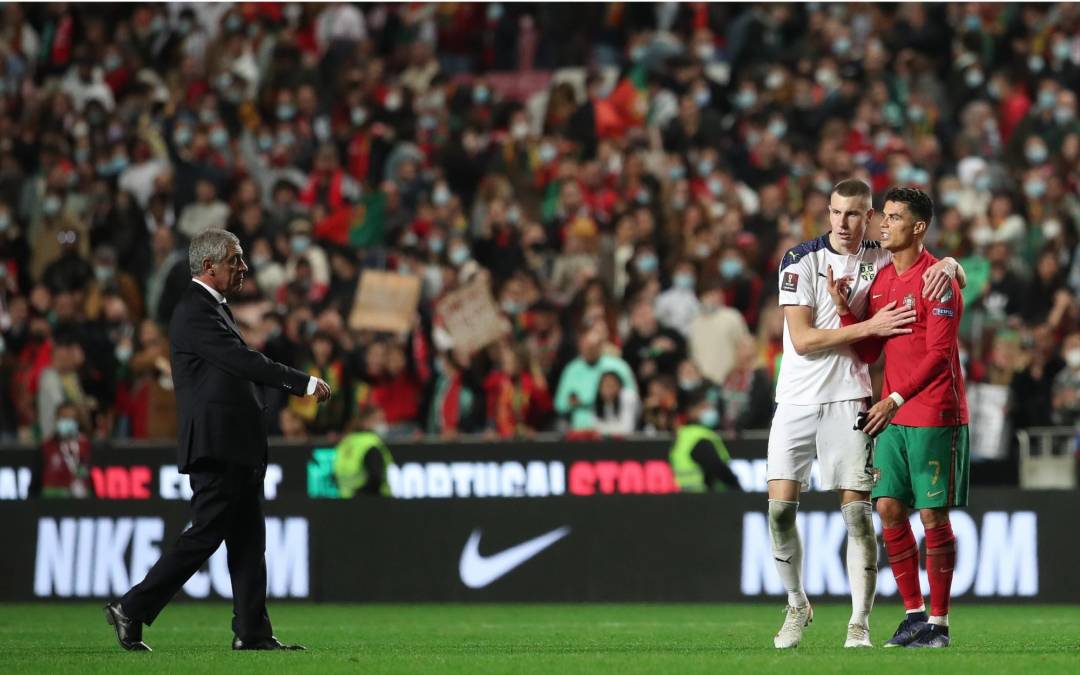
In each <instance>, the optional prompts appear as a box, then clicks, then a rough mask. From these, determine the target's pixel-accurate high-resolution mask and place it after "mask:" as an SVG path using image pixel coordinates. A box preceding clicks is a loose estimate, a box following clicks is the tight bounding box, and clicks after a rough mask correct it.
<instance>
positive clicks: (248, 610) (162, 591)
mask: <svg viewBox="0 0 1080 675" xmlns="http://www.w3.org/2000/svg"><path fill="white" fill-rule="evenodd" d="M195 469H197V470H195ZM195 469H193V470H192V472H191V489H192V492H193V495H192V497H191V505H192V509H193V510H194V512H195V516H194V518H193V520H192V522H191V526H190V527H188V529H186V530H184V532H183V533H182V534H181V535H180V537H179V538H178V539H177V540H176V544H174V545H173V548H172V549H171V550H170V551H169V552H168V553H166V554H165V555H163V556H162V557H161V558H160V559H158V561H157V563H155V564H154V566H153V567H152V568H151V569H150V571H149V572H147V574H146V578H145V579H143V580H142V582H140V583H139V584H137V585H136V586H135V587H133V588H132V589H131V590H130V591H128V592H127V594H126V595H124V597H123V598H121V599H120V606H121V608H122V609H123V611H124V613H125V614H127V615H128V616H130V617H131V618H133V619H136V620H138V621H140V622H142V623H144V624H146V625H150V624H152V623H153V622H154V619H156V618H157V615H158V614H159V613H160V612H161V610H162V609H164V608H165V605H167V604H168V603H169V601H170V600H172V598H173V596H175V595H176V593H177V592H179V590H180V589H181V588H182V587H183V585H184V584H185V583H187V580H188V579H190V578H191V575H193V574H194V573H195V572H197V571H199V568H200V567H202V566H203V564H204V563H206V561H207V560H208V559H209V558H210V556H211V555H213V554H214V551H216V550H217V549H218V547H219V546H220V545H221V542H222V541H224V542H225V547H226V551H227V554H228V563H229V577H230V578H231V579H232V591H233V622H232V628H233V633H234V634H235V635H236V636H238V637H240V638H241V639H244V640H254V639H258V638H263V637H270V635H272V633H273V631H272V630H271V626H270V616H269V615H268V614H267V612H266V522H265V521H264V520H263V512H262V490H263V476H264V475H265V473H266V470H265V467H263V468H253V467H249V466H240V465H220V464H209V463H207V462H205V461H203V462H200V463H199V465H198V466H197V467H195Z"/></svg>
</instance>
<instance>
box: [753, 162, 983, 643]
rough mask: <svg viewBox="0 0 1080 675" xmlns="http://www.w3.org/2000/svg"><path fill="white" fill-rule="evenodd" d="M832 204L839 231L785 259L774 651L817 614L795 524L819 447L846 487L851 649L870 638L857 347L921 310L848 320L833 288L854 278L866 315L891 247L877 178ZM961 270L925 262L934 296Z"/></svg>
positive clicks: (838, 192)
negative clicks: (879, 210)
mask: <svg viewBox="0 0 1080 675" xmlns="http://www.w3.org/2000/svg"><path fill="white" fill-rule="evenodd" d="M828 212H829V224H830V226H831V231H830V232H829V233H827V234H825V235H823V236H821V237H819V238H817V239H813V240H811V241H807V242H803V243H802V244H799V245H798V246H796V247H795V248H793V249H791V250H790V251H788V252H787V254H786V255H785V256H784V259H783V261H781V263H780V278H779V283H780V305H781V306H782V307H783V311H784V357H783V359H782V360H781V363H780V376H779V381H778V383H777V387H776V404H777V405H776V412H775V413H774V415H773V421H772V428H771V430H770V432H769V450H768V473H767V478H768V484H769V531H770V534H771V535H772V543H773V558H774V560H775V561H776V569H777V571H778V572H779V573H780V579H781V580H782V581H783V583H784V588H785V589H786V590H787V594H788V607H787V614H786V617H785V619H784V623H783V625H782V626H781V628H780V631H779V632H778V633H777V634H776V636H775V637H774V638H773V645H774V646H775V647H776V648H777V649H787V648H791V647H797V646H798V644H799V641H800V640H801V639H802V632H803V628H805V627H806V626H807V625H808V624H809V623H810V621H811V620H812V619H813V609H812V608H811V606H810V602H809V600H808V599H807V597H806V593H805V591H804V590H803V585H802V542H801V541H800V539H799V532H798V530H797V529H796V526H795V522H796V513H797V512H798V508H799V493H800V490H805V489H809V487H810V468H811V465H812V464H813V461H814V457H815V455H816V456H817V459H818V464H819V467H820V471H821V487H822V489H825V490H832V491H836V492H838V493H839V495H840V510H841V512H842V513H843V516H844V522H845V524H846V525H847V532H848V534H847V572H848V580H849V582H850V584H851V605H852V613H851V619H850V621H849V622H848V630H847V639H846V640H845V642H844V646H845V647H870V646H872V645H871V643H870V624H869V618H870V610H871V608H872V607H873V604H874V593H875V591H876V586H877V537H876V536H875V534H874V524H873V520H872V509H871V506H870V491H871V489H872V488H873V485H874V480H873V471H872V469H873V458H872V443H871V440H870V438H869V437H868V436H867V435H866V434H864V433H863V432H862V431H861V430H860V429H858V428H857V426H856V425H857V424H858V417H859V413H860V412H862V411H865V410H866V400H867V397H869V396H870V395H871V389H870V371H869V368H868V367H867V366H866V364H864V363H862V361H861V360H860V359H859V358H858V357H857V356H856V355H855V354H854V352H853V351H852V349H851V347H850V346H849V345H850V344H851V343H853V342H857V341H859V340H861V339H863V338H865V337H869V336H880V337H889V336H892V335H900V334H904V333H909V332H911V331H910V329H909V328H906V327H905V326H906V325H907V324H908V323H911V322H912V321H914V319H915V312H914V311H912V310H911V309H909V308H907V307H895V306H894V305H895V303H893V304H892V305H888V306H886V307H885V308H884V309H883V310H882V311H880V312H878V313H877V314H875V315H874V316H873V318H872V319H870V320H868V321H864V322H862V323H859V324H856V325H854V326H850V327H843V328H842V327H841V326H840V317H839V315H838V314H837V312H836V308H835V306H834V305H833V302H832V298H831V297H830V295H829V289H828V286H829V285H830V284H833V283H835V280H838V279H841V278H844V279H846V280H847V286H848V288H849V289H850V290H849V293H850V295H849V299H848V304H849V307H850V308H851V311H853V312H855V313H856V315H859V316H863V315H865V311H866V306H867V301H868V298H867V293H868V292H869V288H870V284H871V283H872V282H873V281H874V277H875V276H876V275H877V273H878V271H880V270H881V268H882V267H884V266H885V265H887V264H888V263H889V262H890V260H891V254H890V253H889V252H888V251H886V250H885V249H883V248H881V245H880V244H879V243H878V242H876V241H865V240H864V239H863V236H864V234H865V232H866V227H867V225H868V224H869V222H870V219H871V217H872V216H873V214H874V209H873V205H872V195H871V191H870V186H869V185H867V184H866V183H864V182H862V181H860V180H856V179H849V180H844V181H841V182H839V183H837V184H836V186H834V187H833V190H832V192H831V193H830V195H829V206H828ZM958 270H959V265H957V263H956V261H955V260H953V259H952V258H946V259H944V260H942V261H941V262H940V263H938V264H937V265H935V266H934V267H933V268H931V269H930V270H928V271H927V273H926V278H927V283H926V291H925V292H926V294H927V295H932V296H934V297H937V296H938V295H940V294H943V293H944V292H945V289H947V288H949V286H948V282H949V280H950V279H952V278H953V277H954V276H955V275H956V274H957V273H958ZM961 273H962V272H961ZM960 281H961V285H962V284H963V279H962V278H961V279H960Z"/></svg>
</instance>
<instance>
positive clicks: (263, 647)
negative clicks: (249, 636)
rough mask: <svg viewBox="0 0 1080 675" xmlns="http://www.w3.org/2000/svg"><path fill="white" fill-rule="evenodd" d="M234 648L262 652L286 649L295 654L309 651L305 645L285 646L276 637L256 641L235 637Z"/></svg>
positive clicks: (256, 639)
mask: <svg viewBox="0 0 1080 675" xmlns="http://www.w3.org/2000/svg"><path fill="white" fill-rule="evenodd" d="M232 648H233V649H234V650H235V651H244V650H248V649H256V650H260V651H270V650H273V649H284V650H288V651H294V652H302V651H305V650H306V649H307V647H305V646H304V645H287V644H284V643H282V642H281V641H280V640H278V639H277V638H276V637H274V636H270V637H268V638H255V639H254V640H241V639H240V638H238V637H234V638H233V641H232Z"/></svg>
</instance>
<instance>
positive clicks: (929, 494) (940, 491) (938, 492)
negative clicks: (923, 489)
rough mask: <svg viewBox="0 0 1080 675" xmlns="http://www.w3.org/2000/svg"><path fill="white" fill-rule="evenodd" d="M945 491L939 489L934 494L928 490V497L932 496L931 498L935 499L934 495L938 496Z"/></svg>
mask: <svg viewBox="0 0 1080 675" xmlns="http://www.w3.org/2000/svg"><path fill="white" fill-rule="evenodd" d="M943 492H945V491H944V490H938V491H937V492H934V493H933V494H931V493H930V492H927V493H926V496H927V497H928V498H930V499H933V498H934V497H937V496H938V495H939V494H941V493H943Z"/></svg>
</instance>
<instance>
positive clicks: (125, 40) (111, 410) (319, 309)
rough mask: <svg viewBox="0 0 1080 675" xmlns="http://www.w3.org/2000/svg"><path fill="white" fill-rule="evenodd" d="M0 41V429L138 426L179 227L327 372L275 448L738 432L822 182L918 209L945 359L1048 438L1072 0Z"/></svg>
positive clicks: (1070, 165) (141, 13) (1070, 298)
mask: <svg viewBox="0 0 1080 675" xmlns="http://www.w3.org/2000/svg"><path fill="white" fill-rule="evenodd" d="M0 52H2V54H0V55H2V69H3V71H2V77H0V330H2V335H0V359H2V361H0V370H2V377H0V381H2V383H3V386H2V387H0V438H3V439H7V440H14V439H19V440H24V441H32V440H34V439H35V438H36V439H41V438H49V437H51V436H53V435H54V434H56V433H57V431H58V430H60V431H62V433H68V431H65V430H69V429H70V428H71V427H72V426H74V425H73V424H72V423H71V422H70V421H67V420H70V419H72V418H74V419H75V420H76V423H77V426H78V427H80V428H81V429H82V430H83V432H84V433H86V434H87V435H89V436H92V437H95V438H105V437H113V438H169V437H174V435H175V424H176V422H175V415H174V408H173V405H174V398H173V393H172V391H171V387H172V384H171V380H170V377H169V346H168V337H167V327H168V322H169V319H170V316H171V312H172V309H173V307H174V306H175V303H176V301H177V298H178V297H179V294H180V293H181V292H182V291H183V289H184V287H185V286H186V285H187V284H188V283H190V281H189V279H190V276H191V275H190V273H189V268H188V260H187V254H186V251H187V241H188V240H189V238H190V237H192V236H193V235H195V234H197V233H198V232H200V231H202V230H204V229H206V228H211V227H223V228H227V229H229V230H231V231H232V232H234V233H235V234H236V235H237V236H238V237H239V238H240V240H241V243H242V246H243V248H244V251H245V253H246V256H247V257H246V259H247V263H248V265H249V266H250V267H251V271H250V274H249V276H248V278H247V281H246V283H245V286H244V290H243V292H242V297H238V298H233V299H231V300H230V306H232V307H234V308H235V311H236V314H237V317H238V318H239V319H240V322H241V325H242V327H243V329H244V331H245V337H246V339H247V341H248V342H249V344H251V345H253V346H255V347H257V348H258V349H260V350H262V351H264V352H265V353H266V354H267V355H268V356H270V357H271V358H273V359H275V360H279V361H282V362H285V363H288V364H290V365H293V366H295V367H298V368H302V369H306V370H308V371H309V372H311V373H313V374H317V375H318V376H319V377H321V378H323V379H324V380H326V381H327V382H328V383H330V385H331V386H332V387H333V389H334V390H335V392H336V396H335V397H334V399H333V400H332V403H331V404H329V405H325V406H321V407H318V406H316V405H315V403H314V402H313V401H312V400H310V399H300V398H294V399H291V400H287V399H286V398H285V397H284V396H283V395H282V396H280V397H271V398H270V399H269V400H268V404H269V405H270V408H271V412H272V413H273V414H272V416H271V417H272V419H271V424H272V426H273V429H272V431H273V432H274V433H280V434H282V435H284V436H286V437H289V438H303V437H305V436H306V435H309V434H312V435H315V434H319V435H321V434H330V435H335V434H340V433H342V432H344V431H345V430H347V429H354V428H360V427H365V428H371V429H375V430H378V431H379V432H380V433H381V434H383V435H384V436H385V437H387V438H390V439H394V438H406V437H408V438H411V437H414V436H417V435H420V434H427V435H432V436H436V437H442V438H452V437H454V436H455V435H457V434H461V433H474V432H482V433H487V434H489V435H490V436H498V437H513V436H518V435H529V434H532V433H535V432H538V431H545V430H559V431H564V432H568V433H573V434H577V435H589V434H596V433H600V434H607V435H621V434H628V433H631V432H635V431H645V432H652V431H665V430H671V429H672V428H673V426H674V425H675V424H676V423H677V421H678V420H680V419H681V418H682V417H683V416H685V414H686V412H687V411H688V410H690V409H692V408H695V407H696V409H702V406H701V403H702V402H703V401H707V402H708V404H709V405H706V406H705V408H706V409H709V410H713V411H715V413H716V414H715V415H710V416H709V417H711V418H713V421H714V422H715V424H714V425H715V426H716V427H718V428H720V429H723V430H738V429H747V428H763V427H766V426H767V424H768V421H769V418H770V415H771V409H772V403H771V402H772V393H773V384H774V377H775V373H776V370H777V368H776V365H777V363H778V359H779V358H780V356H781V351H782V347H781V343H782V340H781V337H782V321H783V318H782V314H781V313H780V311H779V308H778V307H777V306H776V284H777V274H776V270H777V269H778V261H779V259H780V258H781V256H783V255H784V253H785V252H786V251H787V250H788V249H789V248H790V247H792V246H793V245H795V244H796V243H798V242H800V241H802V240H805V239H810V238H813V237H817V236H820V235H821V234H822V233H824V232H825V229H826V228H827V219H826V209H825V207H826V201H827V196H828V194H829V192H830V189H831V186H832V185H833V184H834V183H835V182H836V181H838V180H840V179H843V178H847V177H852V176H854V177H860V178H862V179H864V180H865V181H866V182H868V183H869V184H870V185H871V186H872V187H873V189H874V191H875V195H876V196H877V197H880V195H882V194H883V193H884V192H885V190H886V189H887V188H888V187H890V186H892V185H897V184H903V185H912V186H918V187H921V188H923V189H924V190H927V191H928V192H929V193H930V194H931V195H932V196H933V197H934V199H935V206H936V213H935V218H934V223H933V225H932V228H931V239H930V245H931V250H932V252H934V253H935V254H936V255H938V256H945V255H952V256H954V257H956V258H957V259H958V260H960V262H961V264H962V265H963V266H964V269H965V270H966V273H967V279H968V284H967V288H966V289H965V290H964V304H965V313H964V323H963V329H962V361H963V363H964V364H965V369H966V375H967V378H968V380H969V382H972V383H986V384H991V385H999V386H1004V387H1008V388H1009V389H1010V390H1011V405H1010V411H1011V412H1010V417H1011V419H1012V421H1013V423H1014V424H1015V425H1016V426H1019V427H1026V426H1046V425H1072V424H1077V423H1080V395H1078V392H1080V332H1077V327H1078V315H1080V312H1078V303H1077V298H1078V294H1080V246H1078V230H1080V118H1078V116H1077V94H1076V92H1077V91H1078V90H1080V5H1076V4H1052V5H1044V4H1031V5H1026V4H1025V5H1020V4H991V3H970V4H966V3H964V4H941V5H931V4H895V5H881V4H875V3H861V4H854V5H851V4H843V5H840V4H837V5H832V4H824V3H809V4H800V5H785V4H770V5H752V4H721V3H708V4H707V3H688V4H678V5H676V4H658V5H652V4H642V5H633V4H622V3H614V4H577V3H572V4H562V3H537V4H506V5H502V4H497V3H496V4H486V5H480V4H471V5H465V4H441V5H436V4H425V3H406V4H397V5H389V4H371V5H362V6H357V5H350V4H291V3H290V4H278V3H249V4H236V5H233V4H229V3H208V4H191V5H185V4H183V3H179V4H167V5H166V4H149V3H148V4H132V5H99V4H94V5H89V4H88V5H78V4H65V3H56V4H42V5H26V4H22V3H7V4H6V5H5V6H4V7H3V9H2V21H0ZM875 205H876V206H878V208H879V209H880V203H879V201H878V200H877V199H875ZM869 236H871V237H873V236H876V232H871V233H870V235H869ZM364 270H386V271H391V272H396V273H399V274H402V275H415V276H417V277H418V278H419V279H420V280H421V289H422V291H421V297H420V301H419V307H418V308H417V311H416V312H415V315H414V317H413V319H412V321H411V322H410V327H409V328H408V330H407V331H404V332H403V333H401V334H384V333H376V332H372V331H370V330H357V329H354V328H351V327H350V313H351V310H352V307H353V302H354V296H355V294H356V289H357V286H358V281H359V278H360V275H361V273H362V272H363V271H364ZM471 283H480V284H486V285H489V286H490V289H491V293H492V296H493V298H494V299H495V302H496V303H497V304H498V307H499V308H500V309H501V311H502V312H503V314H504V315H505V317H506V324H505V325H506V335H505V337H504V338H503V339H501V340H498V341H496V342H494V343H493V344H491V345H490V346H489V347H488V348H486V349H483V350H480V351H476V352H474V353H469V352H467V351H466V350H464V349H461V348H455V344H454V338H453V336H452V335H451V334H450V332H449V331H448V330H446V329H445V321H444V318H445V317H443V316H442V315H441V313H440V309H439V300H440V299H441V298H443V297H444V296H445V295H446V294H447V293H449V292H452V291H453V290H454V289H457V288H460V287H462V286H463V285H465V284H471ZM61 409H63V415H62V416H61V417H62V420H61V421H64V423H63V424H60V425H58V424H57V417H58V415H57V413H58V411H60V410H61Z"/></svg>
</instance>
